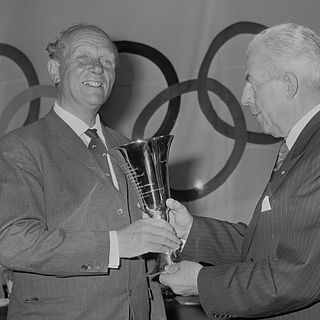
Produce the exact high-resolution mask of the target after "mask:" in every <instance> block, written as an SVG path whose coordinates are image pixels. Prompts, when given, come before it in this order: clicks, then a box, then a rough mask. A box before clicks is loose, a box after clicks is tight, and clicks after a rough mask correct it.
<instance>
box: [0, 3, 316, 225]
mask: <svg viewBox="0 0 320 320" xmlns="http://www.w3.org/2000/svg"><path fill="white" fill-rule="evenodd" d="M317 6H319V4H318V0H307V1H304V2H303V5H302V4H301V1H300V0H282V1H278V0H268V1H265V0H254V1H253V0H243V1H241V2H240V1H239V0H197V1H194V0H162V1H154V0H122V1H118V0H108V1H105V0H91V1H90V2H86V1H78V0H56V1H47V0H43V1H39V0H28V5H23V6H22V5H21V0H10V1H9V0H5V1H3V3H2V4H1V11H0V17H1V19H0V70H1V73H0V136H1V135H3V134H5V133H6V132H8V131H10V130H12V129H14V128H16V127H19V126H21V125H27V124H29V123H32V122H33V121H35V120H37V119H39V118H40V117H42V116H44V115H45V114H46V113H47V112H48V111H49V110H50V108H51V106H52V104H53V101H54V98H55V96H56V91H55V88H54V87H53V86H52V84H51V82H50V81H49V77H48V75H47V71H46V61H47V56H46V52H45V50H44V48H45V46H46V45H47V43H48V41H50V40H53V39H54V37H55V36H56V35H57V34H58V32H60V31H61V30H63V29H64V28H66V27H68V26H70V25H71V24H73V23H76V22H87V23H94V24H97V25H98V26H100V27H102V28H103V29H104V30H105V31H106V32H107V33H108V34H109V35H110V36H111V38H112V39H114V41H115V43H116V45H117V48H118V51H119V54H120V67H119V70H118V71H117V80H116V83H115V86H114V89H113V92H112V95H111V96H110V99H109V100H108V101H107V102H106V103H105V104H104V105H103V106H102V108H101V110H100V115H101V118H102V120H103V122H105V124H106V125H108V126H110V127H113V128H114V129H116V130H118V131H119V132H121V133H123V134H124V135H126V136H128V137H129V138H131V139H137V138H149V137H150V136H158V135H163V134H173V135H174V139H173V142H172V145H171V150H170V159H169V171H170V186H171V195H172V197H174V198H176V199H178V200H180V201H182V202H183V203H184V204H185V205H186V206H188V208H189V209H190V210H191V211H192V213H193V214H195V215H206V216H213V217H217V218H222V219H228V220H234V221H239V220H242V221H245V222H247V221H248V220H249V219H250V217H251V214H252V209H253V207H254V206H255V204H256V201H257V199H258V198H259V196H260V193H261V192H262V191H263V188H264V186H265V183H266V181H267V179H268V176H269V171H270V170H271V168H272V165H273V161H274V158H275V156H276V152H277V146H278V140H276V139H274V138H273V137H271V136H268V135H265V134H263V133H261V128H260V127H259V125H258V124H257V123H256V120H255V119H254V117H252V115H251V114H250V111H249V110H247V109H246V108H244V107H243V106H241V104H240V97H241V92H242V89H243V85H244V76H245V58H246V57H245V55H246V52H245V50H246V48H247V45H248V43H249V41H250V39H251V38H252V36H253V35H254V34H256V33H257V32H259V31H260V30H262V29H264V28H265V27H266V26H269V25H272V24H275V23H281V22H284V21H293V22H297V23H301V24H305V25H306V26H310V27H311V28H313V29H315V30H317V28H318V29H320V26H319V22H318V14H317V12H318V10H316V9H317ZM302 7H303V8H302ZM283 8H286V9H285V10H283ZM318 26H319V27H318ZM318 31H319V30H318Z"/></svg>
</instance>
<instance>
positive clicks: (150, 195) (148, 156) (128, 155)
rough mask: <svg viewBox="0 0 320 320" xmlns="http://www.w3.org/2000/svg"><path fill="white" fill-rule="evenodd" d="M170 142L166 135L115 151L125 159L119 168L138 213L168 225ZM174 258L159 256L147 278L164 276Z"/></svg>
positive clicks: (173, 254) (170, 137)
mask: <svg viewBox="0 0 320 320" xmlns="http://www.w3.org/2000/svg"><path fill="white" fill-rule="evenodd" d="M172 139H173V135H165V136H159V137H154V138H150V139H146V140H137V141H133V142H130V143H128V144H125V145H122V146H119V147H116V148H114V149H115V150H118V151H119V152H120V154H121V156H122V158H123V159H124V162H125V165H122V166H121V168H122V170H123V171H124V173H125V175H126V177H127V179H128V180H129V181H130V183H131V185H132V186H133V189H134V192H135V195H136V197H137V199H138V203H139V205H140V208H141V210H142V211H143V212H145V213H146V214H148V215H149V216H150V217H151V218H153V219H164V220H166V221H169V215H168V209H167V206H166V200H167V199H168V198H169V197H170V187H169V169H168V158H169V149H170V146H171V142H172ZM124 166H125V168H123V167H124ZM175 255H176V253H175V252H170V253H166V254H163V253H159V254H158V255H157V261H156V264H155V266H154V268H153V270H152V271H151V272H149V273H148V276H152V277H153V276H156V275H158V274H159V273H161V272H163V271H164V268H165V266H166V265H168V264H171V263H172V259H173V258H174V257H175Z"/></svg>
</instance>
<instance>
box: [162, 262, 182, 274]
mask: <svg viewBox="0 0 320 320" xmlns="http://www.w3.org/2000/svg"><path fill="white" fill-rule="evenodd" d="M178 270H179V267H178V265H177V264H176V263H171V264H169V265H166V266H165V268H164V271H165V273H175V272H177V271H178Z"/></svg>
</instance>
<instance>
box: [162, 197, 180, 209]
mask: <svg viewBox="0 0 320 320" xmlns="http://www.w3.org/2000/svg"><path fill="white" fill-rule="evenodd" d="M166 205H167V207H168V208H169V209H171V210H178V209H179V208H181V207H183V205H182V204H181V203H180V202H179V201H177V200H174V199H172V198H168V199H167V200H166Z"/></svg>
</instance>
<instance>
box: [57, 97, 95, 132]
mask: <svg viewBox="0 0 320 320" xmlns="http://www.w3.org/2000/svg"><path fill="white" fill-rule="evenodd" d="M57 103H58V104H59V106H60V107H61V108H63V109H64V110H66V111H68V112H70V113H71V114H73V115H74V116H76V117H77V118H79V119H80V120H82V121H83V122H84V123H86V124H87V125H88V127H89V128H91V127H93V125H94V124H95V122H96V117H97V113H98V111H99V108H93V107H92V106H78V105H76V106H75V105H72V104H69V103H67V102H66V101H61V99H57Z"/></svg>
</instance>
